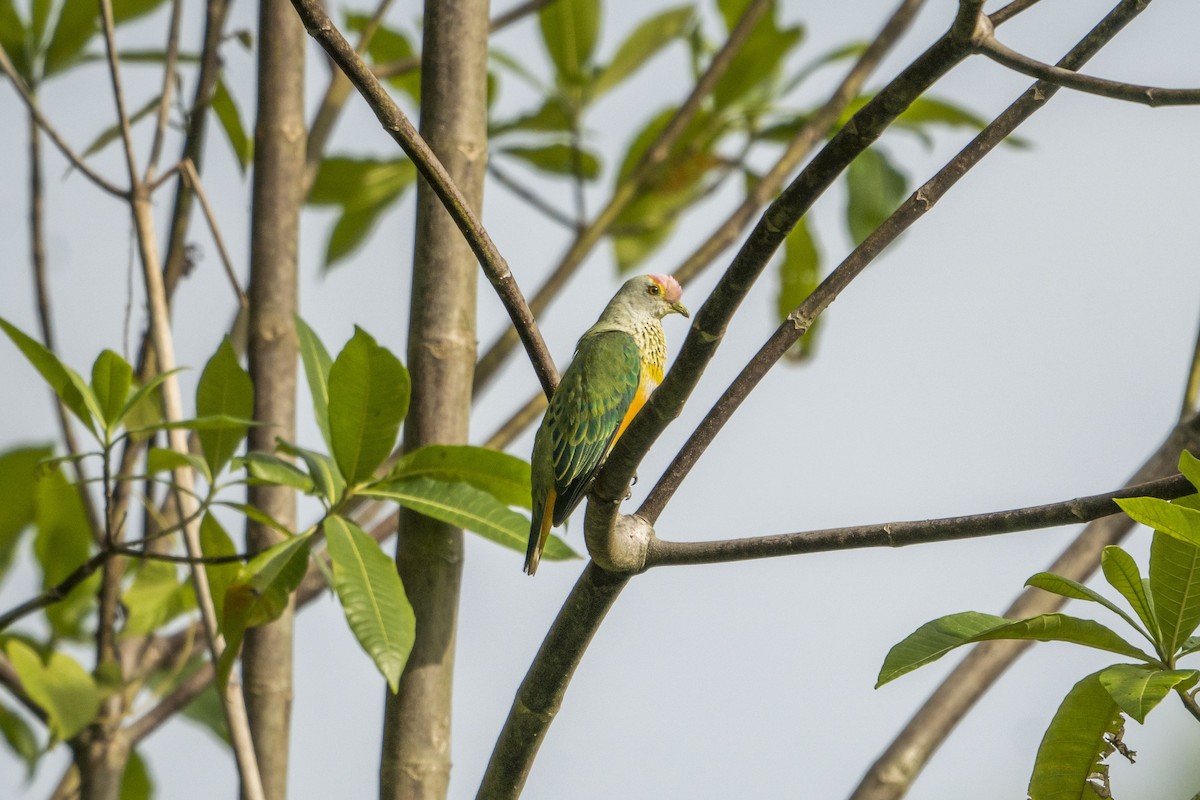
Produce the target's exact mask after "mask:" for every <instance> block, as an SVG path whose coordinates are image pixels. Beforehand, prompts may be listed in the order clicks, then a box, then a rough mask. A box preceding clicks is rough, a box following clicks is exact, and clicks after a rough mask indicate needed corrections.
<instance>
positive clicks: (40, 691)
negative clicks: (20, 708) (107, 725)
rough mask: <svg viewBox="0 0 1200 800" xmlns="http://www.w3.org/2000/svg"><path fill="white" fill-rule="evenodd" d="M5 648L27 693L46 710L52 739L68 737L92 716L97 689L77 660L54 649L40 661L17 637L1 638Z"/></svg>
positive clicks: (97, 703) (96, 706)
mask: <svg viewBox="0 0 1200 800" xmlns="http://www.w3.org/2000/svg"><path fill="white" fill-rule="evenodd" d="M4 652H5V654H7V655H8V660H9V661H10V662H11V663H12V667H13V669H14V670H15V671H16V673H17V676H18V677H19V678H20V679H21V685H22V686H23V687H24V688H25V691H26V693H27V694H28V695H29V696H30V698H32V699H33V701H34V702H35V703H37V704H38V705H39V706H41V707H42V710H44V711H45V712H46V718H47V719H46V722H47V724H48V725H49V727H50V737H51V739H52V741H56V742H60V741H66V740H68V739H70V738H71V737H72V736H74V735H75V734H77V733H79V732H80V731H81V730H83V729H84V728H85V727H87V725H88V723H90V722H91V721H92V720H93V719H95V717H96V714H97V713H98V712H99V711H100V692H99V690H98V689H97V688H96V683H95V681H93V680H92V676H91V675H89V674H88V673H87V671H86V670H85V669H84V668H83V667H81V666H79V662H78V661H76V660H75V659H73V658H71V657H70V656H69V655H67V654H66V653H63V652H60V651H57V650H56V651H54V652H52V653H51V654H50V656H49V659H48V660H46V661H45V662H43V661H42V659H41V657H40V656H38V654H37V652H36V651H35V650H34V649H33V648H32V647H30V646H29V645H28V644H26V643H25V642H23V641H21V640H20V639H16V638H10V639H7V640H6V641H5V642H4Z"/></svg>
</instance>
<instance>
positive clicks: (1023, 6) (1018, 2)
mask: <svg viewBox="0 0 1200 800" xmlns="http://www.w3.org/2000/svg"><path fill="white" fill-rule="evenodd" d="M1038 2H1039V0H1013V1H1012V2H1011V3H1009V4H1008V5H1006V6H1004V7H1002V8H998V9H996V10H995V11H993V12H992V13H991V14H989V15H988V18H989V19H990V20H991V21H992V24H993V25H1002V24H1004V23H1005V22H1008V21H1009V20H1010V19H1012V18H1013V17H1015V16H1016V15H1017V14H1020V13H1021V12H1022V11H1028V10H1029V9H1030V8H1032V7H1033V6H1035V5H1037V4H1038Z"/></svg>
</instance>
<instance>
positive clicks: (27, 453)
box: [0, 447, 54, 579]
mask: <svg viewBox="0 0 1200 800" xmlns="http://www.w3.org/2000/svg"><path fill="white" fill-rule="evenodd" d="M52 452H54V451H53V450H51V449H50V448H49V447H19V448H16V449H14V450H9V451H8V452H6V453H0V579H2V578H3V577H4V574H5V573H6V572H7V571H8V567H9V565H10V564H11V563H12V557H13V550H14V549H15V548H16V546H17V542H18V541H20V537H21V534H22V533H23V532H24V531H25V530H26V529H27V528H28V527H29V526H30V525H31V524H33V521H34V492H35V489H36V487H37V483H38V471H39V468H38V464H40V463H41V462H42V460H43V459H45V458H49V457H50V454H51V453H52Z"/></svg>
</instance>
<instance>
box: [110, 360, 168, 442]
mask: <svg viewBox="0 0 1200 800" xmlns="http://www.w3.org/2000/svg"><path fill="white" fill-rule="evenodd" d="M181 370H182V367H177V368H176V369H173V370H171V371H170V372H162V373H159V374H158V375H155V376H154V377H153V378H151V379H150V380H148V381H146V383H145V384H144V385H143V386H139V387H138V390H137V391H136V392H134V393H133V397H131V398H129V402H128V403H126V404H125V408H124V410H122V411H121V419H122V420H123V421H124V422H125V425H126V427H127V428H139V427H143V426H147V425H151V424H153V423H155V422H157V421H158V420H160V419H161V415H160V414H159V413H158V402H159V401H157V400H156V399H155V398H154V396H153V395H154V392H155V391H157V390H158V387H159V386H161V385H162V384H163V381H165V380H166V379H167V378H169V377H171V376H172V375H174V374H175V373H177V372H179V371H181ZM127 417H128V419H126V418H127Z"/></svg>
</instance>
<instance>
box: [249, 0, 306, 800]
mask: <svg viewBox="0 0 1200 800" xmlns="http://www.w3.org/2000/svg"><path fill="white" fill-rule="evenodd" d="M258 30H259V62H258V115H257V122H256V124H255V130H254V202H253V220H252V224H251V246H250V333H249V361H250V376H251V378H252V379H253V380H254V387H255V397H254V418H255V419H256V420H258V421H259V422H262V423H264V424H263V425H260V426H257V427H254V428H251V429H250V437H249V448H250V449H251V450H266V451H271V450H273V449H274V446H275V438H276V437H277V436H278V437H283V438H285V439H293V438H295V430H296V356H297V345H296V330H295V322H294V315H295V313H296V310H297V299H296V298H297V277H296V276H297V270H296V250H297V240H298V235H299V228H300V206H301V204H302V203H303V197H302V196H301V188H300V187H301V185H302V181H303V179H304V150H305V128H304V46H305V41H306V35H305V32H304V27H303V26H302V25H301V24H300V21H299V20H298V19H297V18H296V14H295V12H294V11H293V10H292V6H291V4H290V3H289V2H288V1H287V0H261V2H260V5H259V25H258ZM248 499H249V502H250V503H251V504H252V505H254V506H257V507H258V508H260V509H262V510H263V511H265V512H266V513H267V514H269V515H271V516H272V517H274V518H275V519H276V520H278V521H279V522H280V523H282V524H283V525H284V526H286V527H287V528H289V529H294V528H295V527H296V498H295V493H294V491H293V490H292V489H289V488H287V487H283V486H251V487H250V489H249V494H248ZM279 538H280V536H279V534H278V533H277V532H276V531H274V530H272V529H271V528H269V527H267V526H265V525H261V524H258V523H255V522H248V523H247V526H246V544H247V546H248V548H249V549H250V550H252V551H258V550H263V549H265V548H267V547H270V546H271V545H272V544H274V543H275V542H276V541H278V540H279ZM293 611H294V609H293V606H292V605H291V604H290V603H289V606H288V608H287V610H286V611H284V613H283V616H281V617H280V618H279V619H278V620H276V621H275V622H273V623H271V624H269V625H265V626H263V627H261V628H254V629H251V630H249V631H247V632H246V641H245V651H244V653H243V656H242V676H243V682H244V692H245V696H246V710H247V712H248V714H249V717H250V726H251V731H252V734H253V738H254V750H255V753H256V754H257V756H258V764H259V769H260V771H261V773H262V782H263V792H264V794H265V796H266V797H267V799H268V800H283V798H285V797H286V796H287V766H288V739H289V732H290V731H289V726H290V720H291V709H292V620H293Z"/></svg>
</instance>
